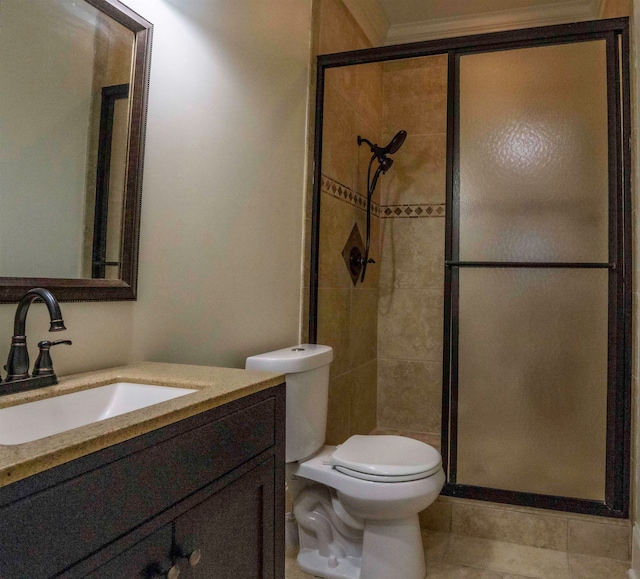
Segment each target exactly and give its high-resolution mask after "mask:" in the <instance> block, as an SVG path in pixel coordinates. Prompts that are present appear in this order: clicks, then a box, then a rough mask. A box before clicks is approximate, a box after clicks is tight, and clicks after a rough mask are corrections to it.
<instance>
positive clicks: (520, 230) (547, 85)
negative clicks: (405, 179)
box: [445, 36, 622, 506]
mask: <svg viewBox="0 0 640 579" xmlns="http://www.w3.org/2000/svg"><path fill="white" fill-rule="evenodd" d="M616 50H617V41H616V40H615V39H614V37H613V36H611V37H603V38H600V39H593V40H588V41H580V42H578V41H575V42H568V43H564V44H554V45H543V46H540V45H538V46H529V47H522V48H514V49H509V50H499V51H492V52H470V53H463V54H458V55H456V56H455V57H453V58H454V60H455V67H456V71H455V72H454V75H455V78H456V96H455V107H456V108H455V113H456V114H455V115H454V123H455V125H454V126H455V130H454V135H455V145H454V147H455V149H454V155H453V168H454V180H453V185H452V197H451V206H452V209H453V211H452V212H451V213H452V215H451V217H450V219H451V221H450V227H449V239H448V247H447V265H448V272H447V283H448V285H449V288H450V293H449V296H448V299H449V306H448V312H449V320H448V324H449V327H448V334H449V336H448V337H449V340H448V344H447V346H448V358H447V360H446V361H445V364H446V366H447V367H448V376H447V378H448V384H449V393H448V395H449V396H450V399H451V405H450V408H449V413H450V415H449V424H448V432H447V433H446V437H447V438H448V439H449V456H448V459H449V483H450V486H451V485H453V487H451V488H454V487H455V488H458V489H467V490H469V489H472V490H473V489H475V495H478V496H479V495H481V494H482V492H480V490H479V489H490V490H491V491H492V492H490V493H488V494H487V498H492V497H493V498H494V499H496V497H499V496H500V495H501V493H502V496H506V495H508V496H510V497H511V499H512V500H513V497H516V496H517V497H520V499H521V501H520V502H523V503H524V504H538V505H539V506H544V505H543V504H541V503H540V502H539V501H537V500H536V499H535V496H544V497H547V499H544V500H543V501H542V503H544V504H546V505H547V506H553V505H551V504H550V503H551V502H552V501H551V498H552V497H556V498H557V497H565V498H567V499H570V500H572V499H575V500H577V501H582V502H583V503H584V504H588V503H589V502H590V501H594V502H598V503H604V502H605V501H606V500H607V498H608V497H609V498H611V496H612V492H613V488H612V482H611V480H612V478H611V476H610V475H611V473H610V465H609V466H608V460H610V459H611V452H610V450H611V449H610V448H609V446H610V445H611V443H612V437H611V433H610V427H611V424H610V423H608V420H607V418H608V412H610V411H611V391H612V382H615V381H616V380H617V379H618V369H619V365H618V364H617V361H618V360H619V355H618V348H619V345H617V344H616V332H617V322H616V308H617V301H616V300H618V299H619V297H620V295H621V294H620V293H619V292H620V290H619V288H620V287H621V283H622V282H621V279H620V278H619V275H620V273H619V270H618V269H616V267H615V263H616V259H617V258H618V255H619V244H618V238H617V233H616V232H617V230H618V227H617V224H618V221H617V220H618V219H619V213H620V212H619V205H618V203H619V202H618V196H619V189H620V188H619V182H618V179H619V175H618V173H617V172H616V170H615V169H612V167H614V168H615V167H616V165H617V164H619V163H618V159H617V157H616V155H618V151H617V149H618V146H617V144H616V143H617V140H616V135H617V133H616V130H617V127H618V121H617V120H614V121H613V122H612V117H613V118H614V119H615V118H616V115H617V116H619V108H618V107H619V101H618V102H616V98H615V94H616V91H617V87H616V83H615V82H612V80H611V79H612V78H614V77H613V76H612V71H614V72H615V70H616V67H617V65H616V64H615V54H616ZM608 469H609V470H608ZM505 493H506V495H505ZM452 494H462V495H463V496H475V495H474V493H473V492H471V493H466V494H465V493H464V492H461V493H455V492H453V493H452ZM496 500H499V499H496ZM545 501H546V502H545ZM585 501H586V503H585Z"/></svg>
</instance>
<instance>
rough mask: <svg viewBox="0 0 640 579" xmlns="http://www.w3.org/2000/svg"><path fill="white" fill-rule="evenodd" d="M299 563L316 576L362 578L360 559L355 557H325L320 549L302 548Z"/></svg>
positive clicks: (347, 578) (305, 570)
mask: <svg viewBox="0 0 640 579" xmlns="http://www.w3.org/2000/svg"><path fill="white" fill-rule="evenodd" d="M297 561H298V565H299V566H300V568H301V569H302V570H303V571H304V572H305V573H309V574H310V575H314V576H315V577H324V578H326V579H360V577H361V566H360V563H361V562H360V559H356V558H354V557H340V558H336V557H335V556H334V557H323V556H322V555H320V553H319V551H318V549H304V548H302V549H300V552H299V553H298V559H297Z"/></svg>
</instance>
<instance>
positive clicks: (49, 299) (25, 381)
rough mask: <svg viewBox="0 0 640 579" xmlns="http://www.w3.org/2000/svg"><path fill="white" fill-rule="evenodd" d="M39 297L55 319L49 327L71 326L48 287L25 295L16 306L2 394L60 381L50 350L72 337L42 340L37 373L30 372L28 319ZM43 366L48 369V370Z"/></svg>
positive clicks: (35, 370)
mask: <svg viewBox="0 0 640 579" xmlns="http://www.w3.org/2000/svg"><path fill="white" fill-rule="evenodd" d="M36 299H41V300H42V301H43V302H44V303H45V305H46V306H47V309H48V310H49V318H50V321H51V324H50V327H49V331H50V332H60V331H62V330H66V329H67V328H65V326H64V321H63V320H62V313H61V312H60V306H59V305H58V300H56V298H55V297H54V295H53V294H52V293H51V292H50V291H49V290H47V289H44V288H34V289H31V290H29V291H28V292H27V293H26V294H25V295H24V296H23V297H22V299H21V300H20V303H19V304H18V308H17V309H16V317H15V320H14V324H13V338H11V350H9V357H8V358H7V365H6V366H5V367H4V369H5V370H6V371H7V376H6V378H5V380H4V382H3V383H2V384H0V392H1V393H2V394H9V393H13V392H19V391H22V390H31V389H33V388H41V387H43V386H50V385H52V384H57V383H58V379H57V378H56V375H55V374H54V372H53V367H52V366H51V358H50V357H49V353H48V350H49V348H50V347H51V346H52V345H54V344H59V343H60V344H71V341H70V340H59V341H57V342H55V343H51V342H41V343H40V344H38V346H39V347H40V356H39V357H38V363H37V364H36V368H35V369H34V373H33V376H29V352H28V350H27V336H26V323H27V312H28V311H29V306H30V305H31V304H32V303H33V301H34V300H36ZM43 349H45V350H46V352H44V357H45V360H46V361H45V360H43ZM43 362H44V363H43ZM45 368H46V369H45ZM42 370H44V372H43V371H42Z"/></svg>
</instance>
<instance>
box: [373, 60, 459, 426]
mask: <svg viewBox="0 0 640 579" xmlns="http://www.w3.org/2000/svg"><path fill="white" fill-rule="evenodd" d="M383 85H384V91H383V116H382V119H383V120H382V123H383V138H382V141H383V142H384V143H386V142H388V141H389V140H390V139H391V138H392V137H393V135H394V134H395V133H396V132H397V131H399V130H401V129H403V130H405V131H407V135H408V136H407V139H406V141H405V143H404V145H403V146H402V148H401V149H400V150H399V151H398V152H397V153H396V154H395V155H394V156H393V159H394V164H393V167H392V168H391V169H390V170H389V172H388V173H387V174H386V175H385V177H384V179H383V180H382V201H381V202H382V208H381V214H382V217H383V219H382V236H381V259H380V297H379V304H378V428H380V429H396V430H403V431H420V432H431V433H439V432H440V416H441V399H442V394H441V391H442V354H443V353H442V344H443V338H442V331H443V329H442V328H443V299H444V285H443V284H444V234H445V219H444V216H445V192H446V191H445V184H446V181H445V180H446V127H447V57H446V55H439V56H432V57H424V58H415V59H410V60H402V61H395V62H394V61H392V62H386V63H384V73H383Z"/></svg>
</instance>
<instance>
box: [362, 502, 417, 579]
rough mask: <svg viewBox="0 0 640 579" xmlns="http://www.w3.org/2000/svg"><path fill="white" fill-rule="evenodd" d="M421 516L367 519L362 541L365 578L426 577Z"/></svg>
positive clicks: (404, 578)
mask: <svg viewBox="0 0 640 579" xmlns="http://www.w3.org/2000/svg"><path fill="white" fill-rule="evenodd" d="M426 573H427V566H426V565H425V561H424V548H423V546H422V533H421V532H420V521H419V519H418V515H417V514H415V515H412V516H410V517H407V518H404V519H395V520H392V521H371V520H369V521H366V523H365V527H364V535H363V541H362V579H389V577H395V578H396V579H424V576H425V574H426Z"/></svg>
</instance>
